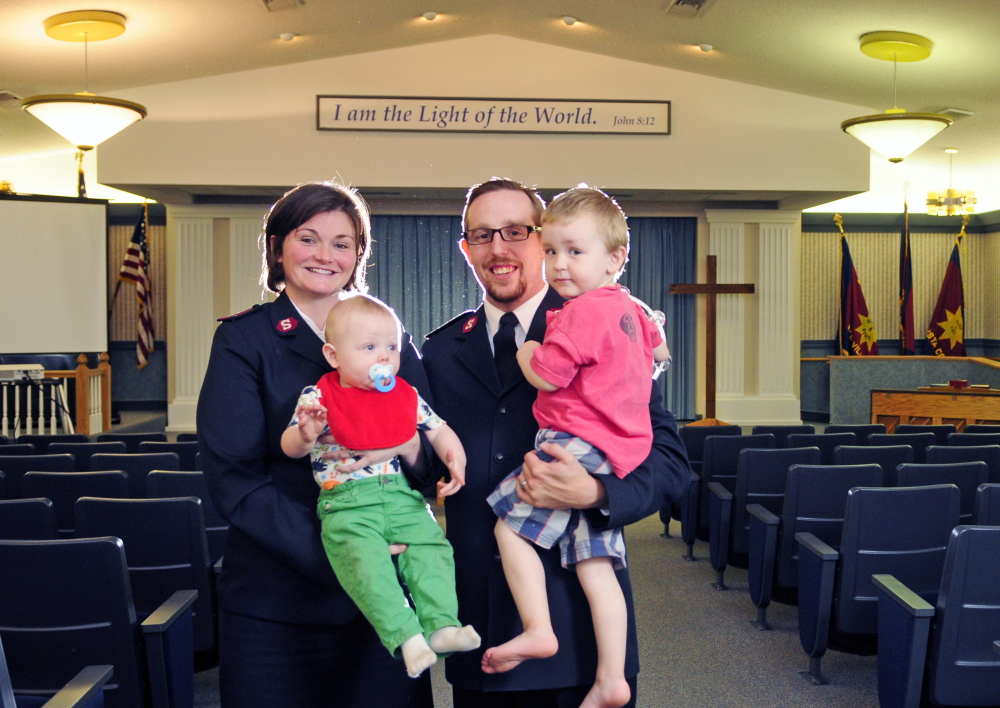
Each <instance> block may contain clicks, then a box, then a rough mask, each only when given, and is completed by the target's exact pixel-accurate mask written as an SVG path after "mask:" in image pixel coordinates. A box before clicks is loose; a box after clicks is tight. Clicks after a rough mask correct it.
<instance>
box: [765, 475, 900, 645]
mask: <svg viewBox="0 0 1000 708" xmlns="http://www.w3.org/2000/svg"><path fill="white" fill-rule="evenodd" d="M880 486H882V468H881V467H879V466H878V465H875V464H869V465H792V467H791V468H789V470H788V480H787V486H786V488H785V499H784V504H783V508H782V510H781V514H780V515H777V514H773V513H772V512H771V511H769V510H768V509H766V508H765V507H764V506H763V505H761V504H750V505H748V506H747V513H748V514H749V515H750V516H749V521H750V525H749V534H750V537H749V546H748V548H749V551H748V555H747V561H748V566H747V567H748V569H749V573H748V576H749V581H750V599H751V600H752V601H753V604H754V605H755V606H756V607H757V620H756V622H755V625H756V627H757V628H758V629H771V626H770V625H769V624H768V622H767V608H768V607H769V606H770V604H771V600H772V599H773V600H776V601H777V602H781V603H784V604H790V605H794V604H796V603H797V602H798V588H799V565H798V564H799V544H798V543H796V541H795V534H797V533H802V532H808V533H811V534H813V535H814V536H815V537H816V538H818V539H820V540H821V541H822V542H823V543H825V544H827V545H828V546H830V547H831V548H834V549H837V548H840V540H841V537H842V535H843V527H844V510H845V508H846V506H847V493H848V492H849V491H850V490H851V489H853V488H854V487H880Z"/></svg>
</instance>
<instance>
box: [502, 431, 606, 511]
mask: <svg viewBox="0 0 1000 708" xmlns="http://www.w3.org/2000/svg"><path fill="white" fill-rule="evenodd" d="M542 450H543V451H544V452H546V453H548V454H549V455H551V456H552V457H553V458H554V459H553V461H552V462H542V461H541V460H540V459H539V458H538V455H536V454H535V452H534V451H531V452H529V453H528V454H527V455H525V456H524V466H523V467H522V468H521V477H520V479H519V480H518V485H517V496H518V498H520V500H521V501H523V502H527V503H529V504H531V505H532V506H535V507H538V508H540V509H590V508H592V507H597V506H601V505H602V504H604V503H605V501H606V500H607V491H606V490H605V489H604V484H602V483H601V481H600V480H599V479H598V478H597V477H594V476H593V475H591V474H589V473H588V472H587V470H585V469H584V468H583V465H581V464H580V461H579V460H577V459H576V458H575V457H573V453H571V452H569V451H568V450H566V448H564V447H561V446H559V445H556V444H554V443H542Z"/></svg>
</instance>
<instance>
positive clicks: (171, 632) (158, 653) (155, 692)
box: [142, 590, 198, 708]
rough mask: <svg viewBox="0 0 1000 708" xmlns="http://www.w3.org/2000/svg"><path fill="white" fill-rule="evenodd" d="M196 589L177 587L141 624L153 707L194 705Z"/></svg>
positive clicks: (177, 707) (165, 707) (180, 707)
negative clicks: (193, 606) (193, 613)
mask: <svg viewBox="0 0 1000 708" xmlns="http://www.w3.org/2000/svg"><path fill="white" fill-rule="evenodd" d="M197 597H198V591H197V590H178V591H177V592H175V593H174V594H173V595H171V596H170V597H169V598H167V601H166V602H164V603H163V604H162V605H160V606H159V607H158V608H157V609H156V610H155V611H154V612H153V614H151V615H150V616H149V617H148V618H147V619H146V621H145V622H143V623H142V634H143V640H144V642H145V645H146V665H147V670H148V672H149V690H150V695H151V696H152V706H153V708H184V707H185V706H187V707H190V706H191V705H193V704H194V627H193V624H192V609H191V605H192V604H194V601H195V599H196V598H197Z"/></svg>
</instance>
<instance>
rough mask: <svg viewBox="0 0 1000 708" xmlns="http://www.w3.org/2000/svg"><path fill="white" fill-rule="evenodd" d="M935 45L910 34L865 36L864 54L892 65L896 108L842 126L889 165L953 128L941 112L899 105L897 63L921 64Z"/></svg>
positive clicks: (873, 33) (870, 34) (862, 40)
mask: <svg viewBox="0 0 1000 708" xmlns="http://www.w3.org/2000/svg"><path fill="white" fill-rule="evenodd" d="M933 48H934V44H933V43H932V42H931V41H930V40H929V39H927V38H926V37H921V36H920V35H917V34H910V33H909V32H869V33H867V34H863V35H861V51H862V52H864V53H865V54H867V55H868V56H870V57H873V58H875V59H882V60H885V61H891V62H892V97H893V107H892V108H890V109H889V110H887V111H886V112H885V113H877V114H875V115H870V116H859V117H858V118H850V119H848V120H845V121H844V122H843V123H841V124H840V127H841V129H842V130H843V131H844V132H845V133H847V134H848V135H852V136H854V137H855V138H857V139H858V140H860V141H861V142H863V143H864V144H865V145H867V146H868V147H870V148H871V149H872V150H874V151H875V152H877V153H879V154H880V155H883V156H885V157H886V158H888V160H889V162H902V161H903V159H904V158H906V157H907V156H908V155H910V153H912V152H913V151H914V150H916V149H917V148H919V147H920V146H921V145H923V144H924V143H926V142H927V141H928V140H930V139H931V138H933V137H934V136H935V135H937V134H938V133H940V132H941V131H942V130H944V129H945V128H947V127H948V126H949V125H951V123H952V120H951V118H949V117H948V116H946V115H942V114H940V113H907V112H906V111H905V110H904V109H902V108H899V107H898V106H897V105H896V64H897V63H898V62H901V61H902V62H912V61H921V60H922V59H926V58H927V57H929V56H930V55H931V50H932V49H933Z"/></svg>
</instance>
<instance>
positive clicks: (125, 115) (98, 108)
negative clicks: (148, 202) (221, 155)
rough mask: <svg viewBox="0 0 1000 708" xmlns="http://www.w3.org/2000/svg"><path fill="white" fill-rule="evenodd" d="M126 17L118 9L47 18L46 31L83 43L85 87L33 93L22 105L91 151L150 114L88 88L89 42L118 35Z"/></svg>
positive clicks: (54, 37) (61, 37) (74, 142)
mask: <svg viewBox="0 0 1000 708" xmlns="http://www.w3.org/2000/svg"><path fill="white" fill-rule="evenodd" d="M124 31H125V18H124V17H123V16H121V15H119V14H118V13H116V12H104V11H99V10H84V11H80V12H64V13H61V14H59V15H53V16H52V17H50V18H48V19H47V20H45V33H46V34H47V35H48V36H50V37H52V38H53V39H58V40H61V41H63V42H83V56H84V59H83V62H84V70H83V86H84V89H83V91H81V92H80V93H74V94H48V95H44V96H29V97H28V98H26V99H24V101H23V102H22V103H21V108H23V109H24V110H25V111H27V112H28V113H30V114H31V115H33V116H35V117H36V118H38V120H40V121H42V122H43V123H45V124H46V125H47V126H49V127H50V128H52V130H54V131H56V132H57V133H59V134H60V135H61V136H63V137H64V138H66V139H67V140H69V141H70V142H71V143H73V144H74V145H76V147H77V149H79V150H91V149H93V148H94V147H95V146H97V145H98V144H100V143H102V142H104V141H105V140H107V139H108V138H110V137H111V136H112V135H115V134H116V133H118V132H120V131H122V130H124V129H125V128H127V127H128V126H130V125H132V124H133V123H135V122H137V121H140V120H142V119H143V118H145V117H146V109H145V107H143V106H141V105H139V104H138V103H133V102H132V101H125V100H122V99H120V98H108V97H106V96H96V95H94V94H92V93H90V92H89V91H88V90H87V89H88V80H89V69H90V67H89V60H88V51H87V49H88V44H89V43H90V42H99V41H101V40H104V39H112V38H113V37H118V36H119V35H121V34H122V33H123V32H124Z"/></svg>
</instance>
